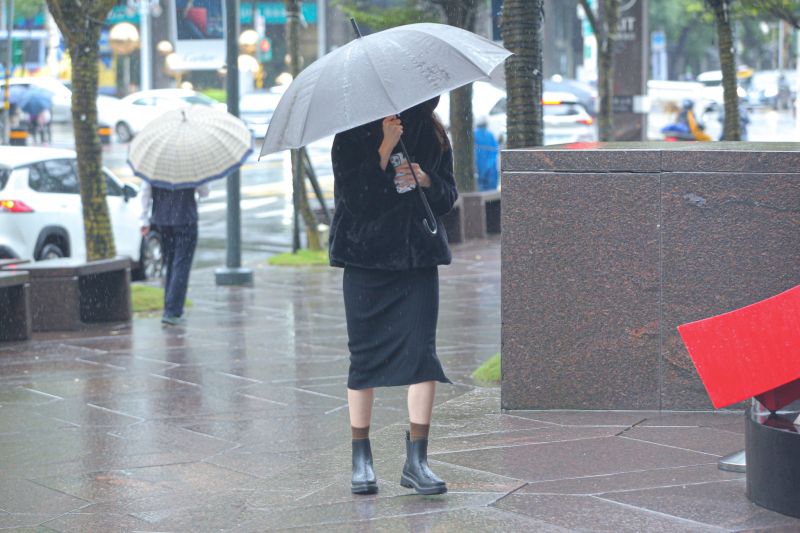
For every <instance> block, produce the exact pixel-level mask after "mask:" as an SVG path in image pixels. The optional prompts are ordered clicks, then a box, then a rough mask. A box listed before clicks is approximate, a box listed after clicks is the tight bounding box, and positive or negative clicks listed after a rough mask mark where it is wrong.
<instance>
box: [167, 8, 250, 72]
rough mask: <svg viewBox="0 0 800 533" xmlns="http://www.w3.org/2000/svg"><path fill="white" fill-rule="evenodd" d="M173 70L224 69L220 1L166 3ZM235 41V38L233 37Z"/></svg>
mask: <svg viewBox="0 0 800 533" xmlns="http://www.w3.org/2000/svg"><path fill="white" fill-rule="evenodd" d="M170 5H171V7H170V15H171V17H170V18H171V20H170V22H171V32H172V40H173V42H174V43H175V54H176V57H175V61H174V62H170V63H171V67H172V68H174V69H176V70H216V69H219V68H222V67H223V66H225V5H224V1H223V0H170ZM234 38H236V37H234Z"/></svg>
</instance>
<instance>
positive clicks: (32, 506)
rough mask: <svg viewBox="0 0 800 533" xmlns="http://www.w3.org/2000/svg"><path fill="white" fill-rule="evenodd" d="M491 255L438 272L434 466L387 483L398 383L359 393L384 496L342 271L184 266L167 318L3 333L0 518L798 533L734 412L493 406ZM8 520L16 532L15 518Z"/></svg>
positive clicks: (193, 526) (122, 523)
mask: <svg viewBox="0 0 800 533" xmlns="http://www.w3.org/2000/svg"><path fill="white" fill-rule="evenodd" d="M499 252H500V246H499V241H497V240H491V241H481V242H474V243H470V244H468V245H463V246H459V247H456V248H455V250H454V255H455V260H454V265H453V266H451V267H445V268H442V269H441V311H440V323H439V354H440V357H441V359H442V362H443V364H444V366H445V368H446V369H447V372H448V375H449V377H450V378H451V379H452V380H453V381H454V382H455V384H454V385H441V386H440V387H439V389H438V395H437V401H436V404H437V405H436V408H435V414H434V424H433V427H432V429H431V447H430V453H431V455H430V458H431V464H432V466H433V468H434V469H435V470H436V472H437V473H438V474H439V475H441V476H442V477H443V478H444V479H446V480H447V481H448V482H449V487H450V492H449V493H448V494H446V495H443V496H433V497H421V496H416V495H414V494H412V493H411V492H410V491H409V490H407V489H404V488H402V487H401V486H400V484H399V474H400V469H401V467H402V462H403V454H404V443H403V434H404V430H405V427H406V424H407V420H406V413H405V389H404V388H395V389H382V390H380V391H379V392H378V394H377V399H376V407H375V411H374V419H373V425H372V444H373V450H374V452H375V463H376V464H375V466H376V471H377V474H378V477H379V486H380V492H379V493H378V494H377V495H375V496H366V497H365V496H359V497H356V496H353V495H351V494H350V492H349V469H350V448H349V439H350V433H349V427H348V426H349V424H348V418H347V407H346V395H345V385H344V384H345V380H346V374H347V364H348V352H347V344H346V342H347V336H346V328H345V321H344V315H343V309H342V301H341V300H342V297H341V271H340V270H338V269H332V268H327V267H308V268H277V267H267V266H265V265H263V264H254V265H251V266H253V267H254V269H255V272H256V285H255V287H254V288H236V287H233V288H231V287H216V286H215V285H214V282H213V270H209V269H199V270H195V271H194V272H193V274H192V282H191V288H190V294H189V297H190V298H191V299H192V301H193V306H192V308H191V309H190V310H189V311H188V324H187V326H186V327H185V328H163V327H162V326H161V324H160V322H159V319H158V317H157V316H156V317H137V318H136V319H135V320H134V321H133V322H132V323H131V324H117V325H106V326H101V327H92V328H89V329H85V330H83V331H80V332H78V333H70V334H66V333H65V334H46V335H44V334H37V335H36V337H35V338H34V340H32V341H29V342H24V343H6V344H2V345H0V529H3V528H9V529H12V530H16V531H43V532H44V531H64V532H72V531H76V532H77V531H81V532H84V531H92V532H95V531H98V532H114V531H147V532H156V531H158V532H166V531H182V532H183V531H190V532H195V531H246V532H250V531H253V532H255V531H266V530H286V529H292V528H296V529H299V530H312V529H316V530H324V531H427V530H436V531H565V530H575V529H580V530H584V531H586V530H589V531H726V530H755V529H758V530H769V529H770V528H774V529H775V530H776V531H800V520H794V519H791V518H788V517H785V516H782V515H779V514H776V513H773V512H770V511H767V510H765V509H761V508H759V507H757V506H755V505H753V504H751V503H749V502H748V500H747V499H746V497H745V494H744V488H745V483H744V478H743V476H742V475H740V474H730V473H724V472H720V471H719V470H717V467H716V462H717V459H718V458H719V457H720V456H722V455H725V454H727V453H730V452H734V451H737V450H739V449H741V448H742V447H743V445H744V438H743V429H744V421H743V418H742V415H741V413H738V412H736V413H733V412H722V413H674V412H661V413H659V412H597V411H594V412H590V411H582V412H579V411H563V412H558V411H548V412H532V411H524V412H512V413H501V411H500V390H499V389H498V388H479V387H476V386H475V384H474V383H473V382H472V380H471V379H470V377H469V376H470V374H471V372H472V370H473V369H474V368H475V367H476V366H477V365H478V364H479V363H480V362H482V361H483V360H485V359H486V358H488V357H489V356H491V355H492V354H494V353H495V352H497V351H498V350H499V348H500V273H499V271H500V269H499V262H500V258H499V256H500V254H499ZM15 528H16V529H15Z"/></svg>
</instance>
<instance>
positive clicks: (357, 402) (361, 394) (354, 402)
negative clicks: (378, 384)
mask: <svg viewBox="0 0 800 533" xmlns="http://www.w3.org/2000/svg"><path fill="white" fill-rule="evenodd" d="M374 399H375V389H361V390H355V389H347V406H348V408H349V410H350V425H351V426H352V427H354V428H365V427H369V424H370V420H371V419H372V402H373V400H374Z"/></svg>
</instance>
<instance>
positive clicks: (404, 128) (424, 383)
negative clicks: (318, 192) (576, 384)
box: [330, 97, 458, 494]
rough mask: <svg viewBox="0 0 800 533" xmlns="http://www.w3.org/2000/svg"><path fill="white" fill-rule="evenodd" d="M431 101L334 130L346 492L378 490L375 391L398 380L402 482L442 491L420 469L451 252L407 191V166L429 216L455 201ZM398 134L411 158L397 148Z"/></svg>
mask: <svg viewBox="0 0 800 533" xmlns="http://www.w3.org/2000/svg"><path fill="white" fill-rule="evenodd" d="M438 101H439V99H438V97H437V98H435V99H433V100H429V101H427V102H424V103H422V104H419V105H417V106H415V107H413V108H411V109H409V110H408V111H405V112H403V113H402V115H401V117H402V118H401V117H397V116H389V117H386V118H385V119H383V120H382V121H377V122H373V123H370V124H367V125H364V126H359V127H357V128H354V129H351V130H348V131H346V132H344V133H340V134H337V135H336V137H335V139H334V142H333V148H332V151H331V158H332V161H333V172H334V178H335V196H336V212H335V216H334V220H333V223H332V227H331V239H330V262H331V265H332V266H337V267H344V281H343V291H344V305H345V314H346V317H347V333H348V338H349V342H348V346H349V348H350V371H349V378H348V382H347V400H348V404H349V410H350V425H351V431H352V444H353V477H352V484H351V490H352V492H353V493H354V494H373V493H375V492H377V490H378V485H377V479H376V477H375V473H374V471H373V464H372V450H371V447H370V441H369V427H370V421H371V420H370V419H371V415H372V405H373V399H374V392H375V388H376V387H393V386H404V385H408V386H409V388H408V416H409V421H410V430H409V431H407V432H406V443H405V444H406V461H405V465H404V466H403V471H402V473H401V477H400V483H401V485H403V486H404V487H407V488H414V489H415V490H416V491H417V492H418V493H420V494H442V493H444V492H447V486H446V484H445V482H444V481H442V480H441V479H440V478H439V477H438V476H436V474H434V473H433V472H432V471H431V469H430V468H429V466H428V462H427V447H428V432H429V429H430V423H431V412H432V409H433V399H434V395H435V392H436V382H437V381H439V382H442V383H450V380H449V379H447V377H446V376H445V373H444V370H443V369H442V365H441V363H440V362H439V359H438V357H437V355H436V322H437V318H438V313H439V277H438V266H439V265H446V264H449V263H450V261H451V254H450V247H449V244H448V242H447V236H446V235H445V234H444V231H443V230H441V229H440V230H439V231H438V232H437V233H435V234H431V232H429V231H428V230H427V229H426V227H425V225H423V217H424V214H425V213H424V211H423V210H422V208H421V205H422V204H421V203H420V199H419V198H417V196H418V193H417V192H416V191H415V192H413V193H411V191H412V190H413V189H414V188H415V186H416V182H415V180H414V176H412V174H411V172H412V167H413V171H414V173H415V174H416V177H417V180H418V182H419V186H420V187H421V188H422V190H423V191H424V194H425V196H426V197H427V199H428V202H429V203H430V206H431V209H432V211H433V213H434V214H435V215H436V217H437V218H438V217H440V216H441V215H444V214H446V213H447V212H449V211H450V209H452V207H453V204H454V203H455V201H456V199H457V197H458V192H457V191H456V185H455V181H454V179H453V157H452V151H451V147H450V142H449V140H448V138H447V135H446V134H445V130H444V128H443V127H442V124H441V123H440V122H439V120H438V119H437V117H436V115H435V114H434V109H435V107H436V104H438ZM401 136H402V138H403V141H404V142H405V144H406V147H407V148H408V153H409V156H410V157H411V158H412V161H405V158H404V157H403V155H402V152H401V149H400V147H399V146H398V143H399V141H400V138H401ZM439 227H440V228H441V224H440V225H439Z"/></svg>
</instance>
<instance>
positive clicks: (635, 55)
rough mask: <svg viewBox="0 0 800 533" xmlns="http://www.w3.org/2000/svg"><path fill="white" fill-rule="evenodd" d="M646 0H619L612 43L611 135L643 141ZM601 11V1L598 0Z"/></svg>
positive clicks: (647, 40) (647, 109)
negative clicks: (614, 38)
mask: <svg viewBox="0 0 800 533" xmlns="http://www.w3.org/2000/svg"><path fill="white" fill-rule="evenodd" d="M647 3H648V0H621V1H620V17H619V26H618V27H617V41H616V43H614V50H615V52H614V104H613V105H614V130H615V133H614V137H615V139H616V140H618V141H644V140H646V137H647V114H648V113H649V112H650V101H649V100H648V98H647V78H648V71H649V67H650V51H649V48H650V32H649V30H648V28H647V13H648V11H647ZM600 6H601V10H602V9H603V6H604V2H602V0H601V3H600Z"/></svg>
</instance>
